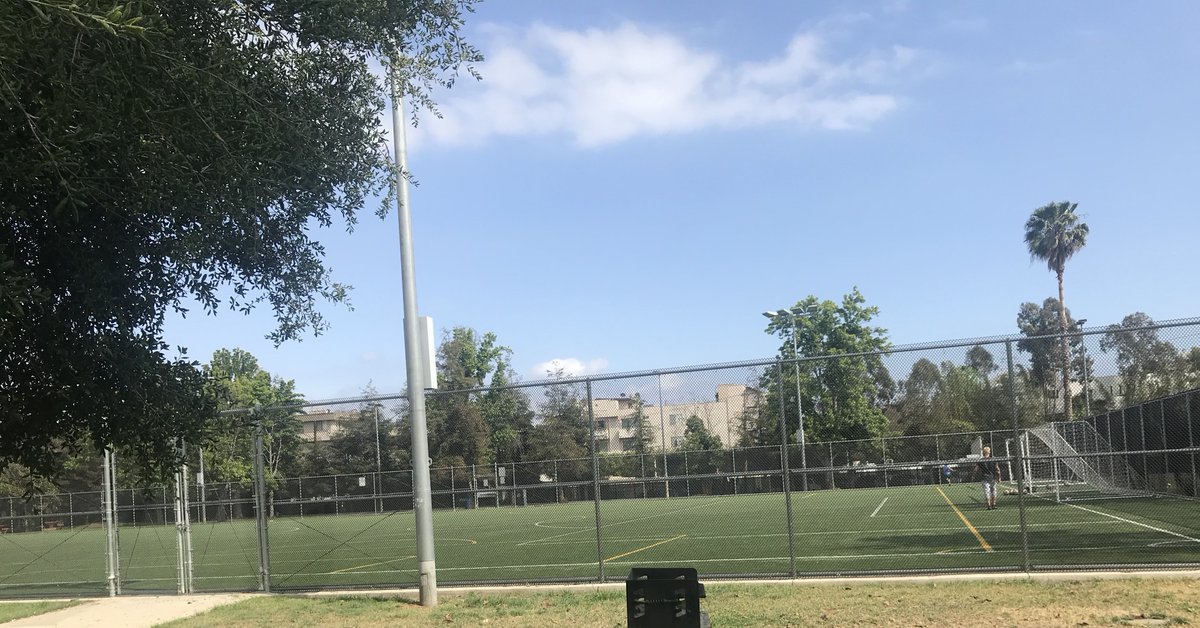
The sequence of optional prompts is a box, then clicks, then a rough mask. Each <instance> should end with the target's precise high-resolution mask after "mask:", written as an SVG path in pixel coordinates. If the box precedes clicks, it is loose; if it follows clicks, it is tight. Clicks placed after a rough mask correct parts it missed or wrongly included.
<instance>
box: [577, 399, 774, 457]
mask: <svg viewBox="0 0 1200 628" xmlns="http://www.w3.org/2000/svg"><path fill="white" fill-rule="evenodd" d="M761 399H762V393H761V392H760V391H759V390H757V389H755V388H750V387H749V386H742V385H739V384H719V385H717V391H716V395H715V396H714V399H713V400H712V401H695V402H687V403H674V404H662V405H653V404H650V403H647V401H646V399H642V413H643V414H645V415H646V419H647V420H648V422H649V424H650V428H651V430H650V431H651V432H652V433H653V435H654V439H653V443H652V444H651V447H653V448H655V449H661V448H663V447H665V448H666V449H674V448H675V447H678V446H679V444H680V443H682V442H683V437H684V432H685V430H686V429H687V420H688V418H689V417H692V416H695V417H697V418H699V419H700V420H701V421H703V422H704V425H705V426H706V427H707V428H708V431H709V432H711V433H712V434H713V435H715V436H716V437H717V438H719V439H721V444H722V445H724V446H725V447H730V446H732V445H734V444H735V443H737V440H738V436H739V434H740V432H741V429H742V423H743V421H744V420H745V417H747V416H751V415H752V414H751V413H752V412H753V410H754V409H755V408H757V407H758V404H759V403H760V401H761ZM636 405H637V401H636V400H635V399H634V398H633V397H627V396H624V395H622V396H620V397H612V398H602V399H593V400H592V415H593V417H594V418H595V421H596V445H597V447H596V449H597V450H598V451H601V452H621V451H636V450H637V448H638V444H637V419H636V418H635V417H636V415H637V407H636Z"/></svg>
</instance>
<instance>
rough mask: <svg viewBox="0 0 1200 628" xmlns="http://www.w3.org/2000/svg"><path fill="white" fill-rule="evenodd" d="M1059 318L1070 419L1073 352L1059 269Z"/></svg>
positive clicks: (1065, 392)
mask: <svg viewBox="0 0 1200 628" xmlns="http://www.w3.org/2000/svg"><path fill="white" fill-rule="evenodd" d="M1057 274H1058V320H1059V321H1060V323H1061V325H1062V326H1061V329H1062V357H1063V367H1062V368H1063V377H1062V379H1063V407H1064V410H1065V411H1066V418H1067V420H1068V421H1070V420H1071V419H1072V416H1071V415H1072V412H1071V354H1070V353H1069V352H1068V351H1067V301H1066V299H1065V298H1064V297H1063V271H1061V270H1059V271H1058V273H1057Z"/></svg>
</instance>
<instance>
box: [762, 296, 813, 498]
mask: <svg viewBox="0 0 1200 628" xmlns="http://www.w3.org/2000/svg"><path fill="white" fill-rule="evenodd" d="M815 308H816V306H812V307H811V308H810V309H805V308H799V307H797V308H792V309H790V310H768V311H766V312H763V316H765V317H767V318H769V319H771V320H775V319H776V318H779V317H781V316H787V317H788V318H790V319H791V321H792V357H793V358H794V359H795V361H794V362H793V363H792V365H793V366H794V367H795V370H796V415H797V416H798V417H799V418H800V425H799V427H798V428H797V429H796V441H797V442H798V443H799V444H800V468H801V470H802V471H801V479H800V489H801V490H804V491H807V490H808V455H807V453H806V452H805V451H804V445H805V442H804V441H805V439H804V401H803V396H802V394H801V392H800V347H799V341H798V337H799V335H800V325H799V322H798V319H799V317H801V316H808V315H809V314H811V313H812V311H813V310H814V309H815ZM783 432H784V437H785V441H786V436H787V430H786V429H784V430H783ZM786 446H787V442H784V447H786Z"/></svg>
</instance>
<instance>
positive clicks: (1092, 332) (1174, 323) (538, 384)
mask: <svg viewBox="0 0 1200 628" xmlns="http://www.w3.org/2000/svg"><path fill="white" fill-rule="evenodd" d="M1192 326H1200V317H1193V318H1179V319H1171V320H1166V321H1159V322H1156V323H1154V324H1153V325H1143V326H1141V327H1129V328H1125V327H1120V326H1117V325H1104V326H1095V327H1088V328H1080V329H1074V330H1071V331H1069V332H1067V333H1065V334H1062V333H1057V334H1042V335H1037V336H1026V335H1023V334H1008V335H1000V336H981V337H977V338H964V339H959V340H945V341H935V342H918V343H912V344H906V345H894V346H889V347H887V348H886V349H884V350H881V351H863V352H857V353H838V354H826V355H820V356H801V357H798V358H792V359H787V360H781V359H779V358H778V357H775V358H763V359H757V360H742V361H734V362H716V363H711V364H700V365H694V366H680V367H673V368H661V369H651V370H645V371H624V372H620V373H606V374H602V375H587V376H583V377H564V378H560V379H540V380H531V381H527V382H513V383H511V384H508V385H506V386H504V388H505V389H518V388H544V387H548V386H572V385H584V384H587V383H589V382H603V381H613V380H619V379H633V378H638V377H658V376H661V375H680V374H687V373H699V372H704V371H715V370H728V369H738V368H754V367H766V366H774V365H777V364H778V365H783V364H793V363H806V362H824V361H829V360H836V359H844V358H861V357H867V356H878V355H892V354H896V353H911V352H915V351H931V350H935V349H956V348H963V347H973V346H975V345H996V344H1004V343H1008V342H1015V341H1019V340H1041V339H1052V338H1062V337H1064V336H1066V337H1069V338H1077V337H1082V336H1096V335H1101V334H1108V333H1113V332H1116V333H1122V334H1125V333H1132V332H1137V331H1145V330H1152V329H1168V328H1175V327H1192ZM490 390H492V389H491V388H489V387H486V386H483V387H478V388H464V389H461V390H452V391H442V390H434V389H428V390H426V394H427V395H429V396H447V395H464V394H466V395H469V394H475V393H484V392H488V391H490ZM407 398H408V394H407V393H406V392H398V393H389V394H382V395H370V396H357V397H340V398H331V399H318V400H313V401H305V402H304V403H298V404H284V405H276V406H256V407H249V408H231V409H228V410H222V411H221V412H220V414H222V415H238V414H247V415H251V416H253V415H255V414H258V413H261V412H268V411H280V410H290V411H296V410H303V409H305V408H312V407H317V406H332V405H350V404H360V405H362V404H371V403H376V402H381V401H399V400H405V399H407Z"/></svg>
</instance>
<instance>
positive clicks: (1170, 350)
mask: <svg viewBox="0 0 1200 628" xmlns="http://www.w3.org/2000/svg"><path fill="white" fill-rule="evenodd" d="M1153 325H1154V319H1152V318H1150V317H1149V316H1147V315H1146V314H1144V313H1142V312H1134V313H1133V314H1130V315H1129V316H1126V317H1125V318H1123V319H1121V323H1120V324H1119V325H1109V326H1108V327H1107V328H1106V329H1105V333H1104V335H1103V336H1102V337H1101V338H1100V349H1101V350H1103V351H1105V352H1114V353H1116V354H1117V367H1118V368H1119V369H1120V375H1121V387H1122V389H1123V390H1124V397H1125V399H1124V402H1125V404H1126V405H1130V404H1134V403H1140V402H1143V401H1146V400H1149V399H1154V398H1155V397H1162V396H1164V395H1169V394H1171V393H1174V392H1177V391H1178V389H1179V388H1181V387H1182V386H1178V385H1177V382H1176V380H1177V379H1181V376H1183V375H1184V373H1185V371H1184V370H1183V369H1181V368H1180V367H1181V366H1182V364H1181V358H1180V355H1179V350H1178V349H1176V348H1175V345H1173V344H1171V343H1170V342H1167V341H1165V340H1162V339H1161V338H1159V335H1158V330H1157V329H1154V328H1152V326H1153Z"/></svg>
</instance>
